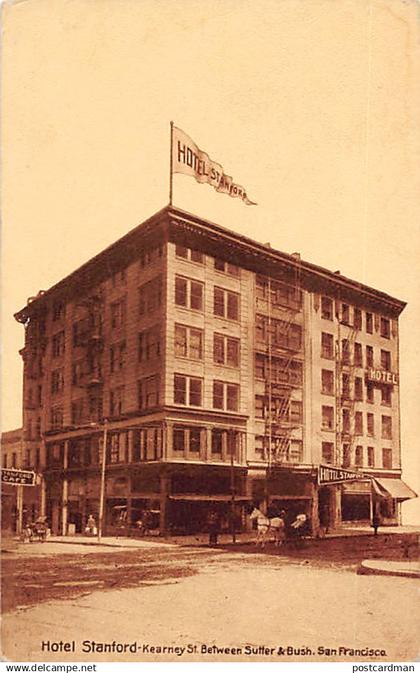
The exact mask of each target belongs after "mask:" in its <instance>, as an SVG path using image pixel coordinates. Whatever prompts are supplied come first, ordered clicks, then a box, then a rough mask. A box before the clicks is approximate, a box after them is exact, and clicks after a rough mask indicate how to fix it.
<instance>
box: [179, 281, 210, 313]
mask: <svg viewBox="0 0 420 673" xmlns="http://www.w3.org/2000/svg"><path fill="white" fill-rule="evenodd" d="M203 288H204V285H203V283H199V282H198V281H195V280H191V279H189V278H183V277H182V276H176V278H175V304H176V305H177V306H184V307H185V308H191V309H193V310H195V311H202V310H203Z"/></svg>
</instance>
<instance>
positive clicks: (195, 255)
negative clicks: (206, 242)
mask: <svg viewBox="0 0 420 673" xmlns="http://www.w3.org/2000/svg"><path fill="white" fill-rule="evenodd" d="M175 254H176V256H177V257H183V259H189V260H190V261H191V262H197V263H198V264H204V256H203V253H202V252H199V251H198V250H192V249H191V248H186V247H185V246H184V245H180V244H177V245H176V246H175Z"/></svg>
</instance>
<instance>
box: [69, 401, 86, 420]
mask: <svg viewBox="0 0 420 673" xmlns="http://www.w3.org/2000/svg"><path fill="white" fill-rule="evenodd" d="M85 420H86V418H85V405H84V400H83V399H79V400H73V402H72V403H71V422H72V425H78V424H80V423H83V422H84V421H85Z"/></svg>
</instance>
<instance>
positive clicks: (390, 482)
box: [374, 477, 417, 500]
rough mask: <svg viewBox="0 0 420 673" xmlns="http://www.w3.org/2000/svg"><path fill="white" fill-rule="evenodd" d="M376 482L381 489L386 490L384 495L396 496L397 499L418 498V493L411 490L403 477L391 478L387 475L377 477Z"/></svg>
mask: <svg viewBox="0 0 420 673" xmlns="http://www.w3.org/2000/svg"><path fill="white" fill-rule="evenodd" d="M374 482H376V485H378V486H379V489H380V490H382V491H385V493H384V495H388V497H391V498H394V499H395V500H409V499H410V498H417V493H415V492H414V491H412V490H411V488H410V487H409V486H407V484H405V483H404V482H403V480H402V479H390V478H386V477H375V479H374Z"/></svg>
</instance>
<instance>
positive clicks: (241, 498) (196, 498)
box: [169, 493, 252, 502]
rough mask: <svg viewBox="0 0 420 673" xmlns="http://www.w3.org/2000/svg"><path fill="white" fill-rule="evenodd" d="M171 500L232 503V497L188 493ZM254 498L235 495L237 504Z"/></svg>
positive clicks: (172, 496)
mask: <svg viewBox="0 0 420 673" xmlns="http://www.w3.org/2000/svg"><path fill="white" fill-rule="evenodd" d="M169 500H184V501H189V502H192V501H194V502H231V501H232V496H231V495H225V494H217V495H201V494H200V495H196V494H195V493H194V494H188V493H182V494H179V495H170V496H169ZM250 500H252V498H248V497H247V496H245V495H235V502H238V501H250Z"/></svg>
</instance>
